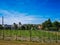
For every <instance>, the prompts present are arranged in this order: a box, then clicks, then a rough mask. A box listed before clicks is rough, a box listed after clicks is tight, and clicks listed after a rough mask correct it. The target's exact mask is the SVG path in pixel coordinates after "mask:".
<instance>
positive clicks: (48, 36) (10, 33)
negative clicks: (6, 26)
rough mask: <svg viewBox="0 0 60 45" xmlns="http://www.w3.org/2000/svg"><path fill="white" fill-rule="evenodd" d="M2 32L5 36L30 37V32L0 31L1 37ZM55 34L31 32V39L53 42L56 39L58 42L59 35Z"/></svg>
mask: <svg viewBox="0 0 60 45" xmlns="http://www.w3.org/2000/svg"><path fill="white" fill-rule="evenodd" d="M3 32H4V35H5V36H13V35H17V36H25V37H30V30H0V35H2V34H3ZM57 33H58V32H57ZM57 33H56V32H49V31H48V32H47V31H42V30H31V36H32V37H39V38H43V39H54V40H56V39H57V38H58V40H60V35H58V34H57ZM59 33H60V32H59Z"/></svg>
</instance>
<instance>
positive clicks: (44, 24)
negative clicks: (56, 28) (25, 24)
mask: <svg viewBox="0 0 60 45" xmlns="http://www.w3.org/2000/svg"><path fill="white" fill-rule="evenodd" d="M42 26H43V29H47V30H49V28H50V27H52V22H51V20H50V19H48V20H47V21H45V22H44V23H42Z"/></svg>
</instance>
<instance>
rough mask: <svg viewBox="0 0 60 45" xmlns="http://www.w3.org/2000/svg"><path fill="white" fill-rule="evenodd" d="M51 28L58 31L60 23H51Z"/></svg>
mask: <svg viewBox="0 0 60 45" xmlns="http://www.w3.org/2000/svg"><path fill="white" fill-rule="evenodd" d="M53 27H55V28H56V30H59V28H60V23H59V22H58V21H55V22H53Z"/></svg>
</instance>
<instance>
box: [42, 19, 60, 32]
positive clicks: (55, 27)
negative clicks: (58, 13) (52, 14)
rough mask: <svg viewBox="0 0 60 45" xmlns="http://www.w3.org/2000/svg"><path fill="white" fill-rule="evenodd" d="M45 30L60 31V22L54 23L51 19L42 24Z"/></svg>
mask: <svg viewBox="0 0 60 45" xmlns="http://www.w3.org/2000/svg"><path fill="white" fill-rule="evenodd" d="M42 26H43V29H44V30H50V31H59V30H60V22H58V21H54V22H51V20H50V19H48V20H46V21H45V22H43V23H42Z"/></svg>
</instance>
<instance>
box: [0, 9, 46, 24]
mask: <svg viewBox="0 0 60 45" xmlns="http://www.w3.org/2000/svg"><path fill="white" fill-rule="evenodd" d="M0 14H2V15H3V16H4V23H5V24H13V23H14V22H15V23H18V22H21V23H22V24H25V23H41V22H43V21H45V20H46V19H45V18H41V17H40V18H36V16H33V15H28V14H27V13H20V12H17V11H7V10H0ZM0 21H1V17H0ZM0 23H1V22H0Z"/></svg>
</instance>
